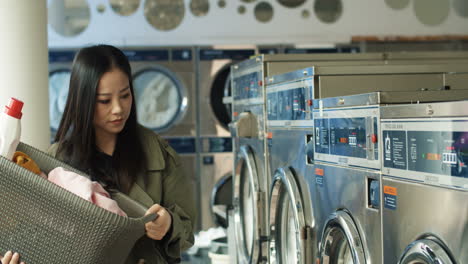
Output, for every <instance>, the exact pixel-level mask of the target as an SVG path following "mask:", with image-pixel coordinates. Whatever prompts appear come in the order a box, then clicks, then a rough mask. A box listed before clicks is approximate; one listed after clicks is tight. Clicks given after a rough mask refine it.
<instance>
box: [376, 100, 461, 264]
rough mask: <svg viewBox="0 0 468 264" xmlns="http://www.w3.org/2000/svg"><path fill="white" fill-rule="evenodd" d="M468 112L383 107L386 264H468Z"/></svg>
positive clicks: (445, 107) (448, 107)
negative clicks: (467, 204) (467, 205)
mask: <svg viewBox="0 0 468 264" xmlns="http://www.w3.org/2000/svg"><path fill="white" fill-rule="evenodd" d="M467 109H468V102H467V101H456V102H453V101H452V102H442V103H426V104H414V105H403V106H387V107H382V109H381V115H382V121H381V133H380V137H381V138H383V139H385V140H383V141H382V143H381V145H382V148H383V149H384V150H383V153H382V165H383V169H382V173H383V179H382V185H383V186H382V191H383V215H382V216H383V219H382V220H383V221H382V224H383V245H384V263H405V264H406V263H467V262H468V246H467V245H468V209H467V207H466V201H467V199H468V180H467V179H468V166H467V162H468V156H467V155H466V153H467V152H468V111H467Z"/></svg>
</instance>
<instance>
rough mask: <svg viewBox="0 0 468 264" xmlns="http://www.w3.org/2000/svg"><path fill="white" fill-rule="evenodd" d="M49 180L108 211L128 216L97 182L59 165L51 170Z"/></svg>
mask: <svg viewBox="0 0 468 264" xmlns="http://www.w3.org/2000/svg"><path fill="white" fill-rule="evenodd" d="M48 179H49V181H51V182H53V183H55V184H57V185H58V186H60V187H62V188H64V189H66V190H68V191H70V192H72V193H74V194H76V195H78V196H80V197H81V198H83V199H85V200H88V201H90V202H92V203H93V204H95V205H97V206H99V207H102V208H104V209H106V210H108V211H111V212H113V213H116V214H118V215H121V216H127V214H125V212H124V211H122V209H120V207H119V206H118V205H117V202H116V201H114V200H112V199H111V198H110V195H109V193H108V192H107V191H106V190H104V188H103V187H102V186H101V185H100V184H99V183H97V182H95V181H91V180H90V179H88V178H86V177H84V176H81V175H79V174H76V173H74V172H71V171H67V170H65V169H64V168H62V167H57V168H55V169H53V170H51V171H50V172H49V176H48Z"/></svg>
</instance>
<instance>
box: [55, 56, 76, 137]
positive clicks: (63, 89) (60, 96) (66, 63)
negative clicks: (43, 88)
mask: <svg viewBox="0 0 468 264" xmlns="http://www.w3.org/2000/svg"><path fill="white" fill-rule="evenodd" d="M75 53H76V50H49V118H50V132H51V142H53V141H54V138H55V134H56V133H57V130H58V127H59V125H60V120H61V119H62V114H63V111H64V110H65V104H66V102H67V97H68V87H69V85H70V75H71V67H72V63H73V59H74V57H75Z"/></svg>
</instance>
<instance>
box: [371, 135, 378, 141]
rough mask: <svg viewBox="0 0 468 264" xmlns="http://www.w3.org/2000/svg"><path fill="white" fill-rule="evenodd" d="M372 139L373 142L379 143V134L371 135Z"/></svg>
mask: <svg viewBox="0 0 468 264" xmlns="http://www.w3.org/2000/svg"><path fill="white" fill-rule="evenodd" d="M371 141H372V143H377V135H376V134H372V135H371Z"/></svg>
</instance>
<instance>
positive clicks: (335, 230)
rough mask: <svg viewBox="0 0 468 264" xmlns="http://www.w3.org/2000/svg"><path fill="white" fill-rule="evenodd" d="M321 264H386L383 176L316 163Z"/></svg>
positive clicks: (361, 170) (376, 172) (318, 259)
mask: <svg viewBox="0 0 468 264" xmlns="http://www.w3.org/2000/svg"><path fill="white" fill-rule="evenodd" d="M314 172H315V173H314V174H315V175H314V176H315V185H316V189H317V195H318V197H319V199H320V203H319V210H320V212H321V213H320V214H319V215H320V216H321V217H322V219H321V221H319V222H318V223H319V226H318V229H319V230H320V234H321V236H320V244H319V254H318V258H317V262H318V263H329V264H332V263H336V264H338V263H354V264H358V263H359V264H362V263H382V232H381V228H382V226H381V206H380V194H379V188H380V173H379V172H378V171H375V170H368V169H352V168H349V167H340V166H334V165H329V164H325V163H320V162H316V163H315V168H314Z"/></svg>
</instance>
